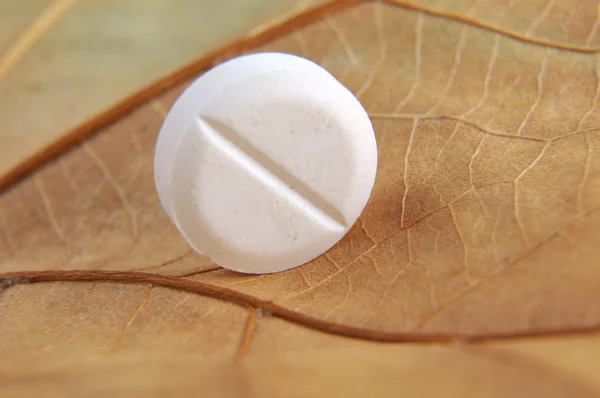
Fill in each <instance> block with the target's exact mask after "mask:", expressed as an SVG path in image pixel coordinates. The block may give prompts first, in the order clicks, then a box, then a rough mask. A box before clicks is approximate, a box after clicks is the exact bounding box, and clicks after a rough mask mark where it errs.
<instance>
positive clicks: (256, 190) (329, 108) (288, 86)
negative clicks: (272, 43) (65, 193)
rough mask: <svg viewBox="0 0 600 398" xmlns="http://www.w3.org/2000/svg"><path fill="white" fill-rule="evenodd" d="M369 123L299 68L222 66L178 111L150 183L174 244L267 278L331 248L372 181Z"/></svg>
mask: <svg viewBox="0 0 600 398" xmlns="http://www.w3.org/2000/svg"><path fill="white" fill-rule="evenodd" d="M376 168H377V146H376V142H375V135H374V133H373V128H372V126H371V122H370V120H369V117H368V116H367V114H366V112H365V110H364V109H363V107H362V106H361V105H360V103H359V102H358V100H357V99H356V98H355V97H354V95H352V93H351V92H350V91H348V90H347V89H346V88H345V87H344V86H343V85H342V84H340V83H339V82H338V81H337V80H336V79H335V78H334V77H333V76H332V75H331V74H329V73H328V72H327V71H326V70H324V69H323V68H321V67H320V66H318V65H316V64H314V63H313V62H311V61H308V60H306V59H303V58H300V57H296V56H293V55H289V54H280V53H261V54H253V55H247V56H242V57H239V58H235V59H233V60H230V61H228V62H225V63H223V64H221V65H219V66H217V67H215V68H214V69H212V70H210V71H208V72H207V73H205V74H204V75H202V76H201V77H200V78H198V80H196V81H195V82H194V83H193V84H192V85H191V86H190V87H189V88H188V89H187V90H186V91H185V92H184V93H183V94H182V95H181V97H180V98H179V99H178V100H177V101H176V102H175V105H173V108H172V109H171V111H170V112H169V114H168V116H167V118H166V120H165V122H164V124H163V126H162V128H161V130H160V134H159V136H158V141H157V144H156V154H155V159H154V177H155V182H156V189H157V191H158V195H159V198H160V201H161V203H162V205H163V207H164V209H165V211H166V212H167V214H168V215H169V217H170V218H171V220H172V221H173V223H174V224H175V226H176V227H177V229H178V230H179V231H180V232H181V234H182V235H183V237H184V238H185V239H186V240H187V241H188V243H189V244H190V245H191V246H192V247H193V248H194V249H195V250H196V251H197V252H199V253H203V254H204V255H206V256H208V257H209V258H210V259H211V260H213V261H214V262H215V263H216V264H218V265H220V266H222V267H225V268H229V269H231V270H235V271H239V272H245V273H269V272H276V271H282V270H286V269H289V268H292V267H296V266H298V265H301V264H304V263H306V262H308V261H310V260H312V259H314V258H316V257H318V256H320V255H321V254H323V253H324V252H325V251H327V250H328V249H330V248H331V247H332V246H333V245H334V244H336V243H337V242H338V241H339V240H340V239H341V238H342V237H343V236H344V235H345V234H346V232H348V230H349V229H350V227H351V226H352V225H353V224H354V222H355V221H356V220H357V218H358V216H359V215H360V213H361V212H362V210H363V208H364V207H365V204H366V203H367V200H368V198H369V195H370V193H371V190H372V188H373V183H374V181H375V173H376Z"/></svg>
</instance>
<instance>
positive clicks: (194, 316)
mask: <svg viewBox="0 0 600 398" xmlns="http://www.w3.org/2000/svg"><path fill="white" fill-rule="evenodd" d="M534 3H536V2H531V3H530V4H529V3H528V4H529V6H527V7H530V8H531V7H533V4H534ZM419 4H420V5H419V6H418V7H422V6H424V7H428V8H427V10H429V11H431V10H442V11H443V10H444V8H443V7H446V8H448V7H449V6H448V5H447V4H445V3H444V4H445V5H443V7H442V6H440V4H442V3H441V2H437V3H436V2H433V1H432V2H423V3H422V4H421V3H419ZM453 4H455V6H456V8H455V9H453V10H452V12H453V13H454V14H456V15H459V16H461V17H460V18H462V19H461V20H459V19H457V17H456V15H455V16H453V17H452V18H443V17H439V16H434V15H432V13H431V12H429V13H427V12H422V11H418V10H410V9H407V8H405V7H401V6H398V5H391V4H384V3H368V4H363V5H358V6H354V7H351V8H349V9H347V10H345V11H343V12H341V13H339V14H335V15H331V16H329V17H327V18H325V19H323V20H322V21H318V22H315V23H314V24H312V25H310V26H308V27H306V28H303V29H301V30H299V31H297V32H295V33H292V34H290V35H287V36H285V37H282V38H280V39H278V40H276V41H274V42H272V43H270V44H268V45H266V46H264V47H262V48H259V49H256V50H257V51H259V50H260V51H266V50H269V51H285V52H291V53H296V54H299V55H302V56H305V57H308V58H310V59H313V60H314V61H316V62H318V63H320V64H321V65H323V66H324V67H326V68H327V69H328V70H330V71H331V72H332V73H333V74H334V75H335V76H336V77H338V78H339V79H340V80H341V81H342V82H343V83H344V84H345V85H347V86H348V87H349V88H350V89H351V90H352V91H353V92H355V93H356V95H357V96H358V97H359V98H360V100H361V102H362V103H363V105H364V106H365V107H366V109H367V110H368V112H369V113H370V114H371V116H372V120H373V124H374V127H375V131H376V135H377V141H378V145H379V169H378V175H377V181H376V184H375V188H374V191H373V194H372V197H371V199H370V201H369V204H368V205H367V208H366V209H365V211H364V213H363V214H362V216H361V218H360V219H359V221H358V222H357V224H356V225H355V226H354V227H353V229H352V230H351V232H350V233H349V234H348V235H347V236H346V237H345V238H344V239H343V240H342V241H341V242H340V243H339V244H338V245H336V246H335V247H334V248H333V249H332V250H330V251H329V252H328V253H327V254H326V255H324V256H322V257H320V258H318V259H317V260H315V261H313V262H311V263H309V264H307V265H304V266H302V267H299V268H297V269H294V270H290V271H287V272H284V273H279V274H273V275H264V276H242V275H238V274H234V273H232V272H229V271H224V270H218V269H217V270H213V271H209V272H201V271H207V270H211V269H213V268H215V266H214V265H213V264H211V263H210V261H208V260H206V259H204V258H201V257H199V256H197V255H195V254H193V253H192V252H190V250H189V248H188V247H187V245H186V244H185V242H184V241H183V239H182V238H181V237H180V236H179V235H178V234H177V232H176V231H175V229H174V228H173V227H172V226H171V225H170V223H169V221H168V219H167V217H166V215H165V214H164V212H163V211H162V209H161V208H160V205H159V203H158V199H157V197H156V194H155V190H154V186H153V179H152V155H153V145H154V142H155V139H156V134H157V131H158V129H159V127H160V123H161V121H162V119H163V117H164V112H165V110H166V109H168V108H169V106H170V105H171V104H172V102H173V101H174V100H175V98H176V97H177V96H178V95H179V93H180V92H181V91H182V90H183V89H184V88H185V86H186V85H187V83H186V84H183V85H181V86H180V87H176V88H174V89H173V90H171V91H170V92H168V93H165V94H164V95H162V96H160V97H158V98H157V99H156V100H155V101H153V102H152V103H149V104H146V105H143V106H141V107H140V108H139V109H137V110H135V111H134V112H132V113H131V114H130V115H128V116H127V117H125V118H123V119H121V120H118V121H117V122H115V123H114V124H113V125H112V126H110V127H108V128H106V129H104V130H103V131H101V132H99V133H98V134H97V135H95V136H94V137H92V138H91V139H89V140H86V141H84V142H83V143H81V145H79V146H77V147H76V148H74V149H73V150H71V151H69V152H68V153H66V154H64V156H62V157H61V158H60V159H57V160H56V161H54V162H52V163H51V164H49V165H47V166H46V167H44V168H42V169H40V170H39V171H37V172H36V173H34V174H33V175H31V176H30V177H28V178H27V179H26V180H24V181H22V182H21V183H20V184H18V185H16V186H14V187H13V188H11V189H10V190H9V191H6V192H4V193H3V194H2V196H1V197H0V216H1V218H0V232H1V235H0V236H1V237H2V239H0V252H2V253H6V254H5V255H3V256H2V259H1V260H0V261H1V263H0V269H1V270H2V271H3V272H11V271H32V270H63V271H65V270H67V271H68V270H75V269H77V270H105V271H111V270H112V271H144V272H151V273H154V274H160V275H168V277H167V278H166V279H168V280H181V279H184V280H186V281H188V282H189V283H190V284H194V283H196V282H198V284H199V283H200V282H201V283H205V284H208V285H209V286H219V287H225V288H227V289H231V290H233V291H234V292H236V291H237V292H242V293H245V294H248V295H250V296H252V297H255V298H258V299H263V300H267V301H268V302H272V303H274V305H276V306H279V308H284V309H287V310H293V311H296V312H297V313H300V314H304V315H306V316H308V317H309V318H310V319H318V320H319V321H321V322H322V323H323V324H330V325H333V326H332V328H334V327H335V325H338V326H339V325H341V326H342V327H346V328H361V330H367V331H372V332H389V333H402V332H408V333H413V334H414V333H428V334H434V335H435V334H445V335H448V334H451V335H452V334H454V335H460V336H462V337H466V336H476V337H478V338H479V337H485V336H486V335H502V334H507V335H509V334H515V333H516V334H519V333H521V334H531V335H533V336H535V334H536V333H540V332H542V331H547V330H554V331H561V332H566V333H568V332H569V331H570V330H573V331H575V330H584V329H589V330H594V329H595V328H597V325H599V324H600V305H598V302H599V301H600V289H598V286H600V265H599V260H598V259H599V258H600V234H598V233H597V231H596V230H597V227H596V226H597V225H598V224H599V223H600V212H598V209H599V206H600V109H598V106H597V102H598V96H599V91H598V87H599V83H598V81H599V80H598V76H599V72H598V71H599V69H598V68H599V63H598V62H599V59H598V55H597V54H596V53H595V52H594V51H581V48H582V46H583V47H585V46H587V47H585V48H592V47H591V46H592V45H594V43H595V42H596V41H597V40H596V39H595V37H596V36H595V34H594V32H595V29H596V27H597V26H596V25H597V22H596V20H595V16H596V4H595V3H593V2H591V1H589V2H578V5H577V7H573V8H565V7H564V6H562V5H561V4H562V3H560V2H550V3H543V4H542V3H540V4H539V7H540V10H541V11H540V10H537V9H535V10H537V11H535V10H534V8H531V9H530V8H519V7H523V6H522V5H521V3H519V5H517V4H514V5H513V4H512V3H503V2H499V1H483V0H482V1H479V2H478V1H471V2H467V1H463V2H461V1H458V2H455V3H453ZM536 4H537V3H536ZM501 6H502V7H501ZM436 7H437V8H436ZM497 9H505V11H506V12H505V13H504V14H502V15H500V14H499V13H498V12H495V11H494V10H497ZM490 10H491V11H490ZM544 10H548V11H544ZM446 11H447V10H446ZM446 11H443V12H446ZM436 12H437V13H438V14H439V13H440V11H436ZM578 13H580V14H581V15H585V16H586V18H588V17H589V18H591V17H590V15H591V16H593V18H592V19H590V20H589V21H588V19H589V18H588V19H581V21H584V20H585V21H587V22H585V23H584V22H581V21H580V22H575V21H576V19H577V18H578V15H579V14H578ZM486 15H488V17H486ZM478 16H479V17H478ZM494 16H496V17H497V19H496V20H492V19H491V18H493V17H494ZM474 18H480V19H478V21H480V22H481V23H480V25H490V26H491V27H494V28H493V29H491V28H490V29H487V28H482V27H480V26H479V27H478V26H474V25H473V24H472V23H470V22H469V20H470V19H474ZM588 25H589V26H588ZM536 32H537V33H536ZM539 32H542V33H539ZM536 34H538V35H537V36H536ZM519 35H520V36H523V38H526V37H529V38H528V39H523V40H522V39H519V37H517V36H519ZM586 35H587V36H586ZM540 41H545V42H550V44H552V43H554V44H556V43H558V44H557V45H552V46H548V45H540ZM193 273H196V274H195V275H190V274H193ZM107 275H108V274H107ZM182 276H183V277H182ZM56 279H60V277H57V278H56ZM105 282H106V281H99V282H90V283H71V282H69V283H62V282H53V283H48V284H31V285H17V286H15V287H12V288H10V289H6V290H5V291H4V292H3V293H2V296H0V352H1V353H2V358H10V360H7V361H5V362H3V363H2V365H0V383H3V384H6V385H7V386H8V387H9V390H8V391H10V392H11V393H14V394H18V393H19V392H23V391H25V392H32V391H37V389H45V391H48V392H49V393H56V394H59V393H60V391H61V388H68V389H71V390H72V391H76V392H77V391H88V392H92V393H93V392H97V393H100V392H101V393H103V394H105V393H108V392H112V393H114V394H122V395H131V394H132V393H134V392H136V393H138V392H139V393H142V392H143V393H146V394H155V395H156V396H169V394H175V395H177V394H178V393H182V392H186V391H197V390H198V388H204V389H205V391H208V392H211V393H214V394H218V393H223V394H226V395H227V394H229V395H233V394H240V395H243V394H245V393H248V394H250V395H251V394H253V395H255V396H312V395H318V394H319V393H322V392H323V391H330V392H335V393H339V394H340V395H342V394H345V395H346V396H367V395H376V394H371V393H372V392H374V393H378V394H379V395H380V396H396V394H397V393H398V391H405V392H407V393H413V394H417V393H418V394H437V395H440V394H443V395H450V396H453V395H456V396H465V395H469V396H477V395H488V396H496V395H497V396H531V395H540V396H542V395H543V396H566V395H569V394H570V395H577V396H597V395H598V394H600V382H599V380H598V377H597V376H596V374H595V372H594V371H593V369H594V368H597V366H598V358H600V356H599V355H598V353H599V351H600V338H598V336H597V335H594V334H591V335H587V336H581V335H575V334H574V335H573V336H570V337H569V336H566V337H565V336H564V335H563V336H562V337H547V338H543V339H542V338H527V339H524V340H517V341H498V342H486V343H485V344H478V345H476V346H471V345H452V344H450V345H445V344H444V345H440V344H427V345H425V344H388V345H383V344H378V343H373V342H363V341H359V340H351V339H345V338H342V337H338V336H334V335H328V334H324V333H321V332H316V331H311V330H309V329H307V328H304V327H302V325H298V324H296V325H294V324H291V323H288V322H286V321H283V320H281V319H276V318H273V317H271V316H270V314H268V313H265V312H264V311H260V310H258V311H255V310H248V309H247V308H244V307H243V306H241V307H240V306H237V305H234V304H231V303H228V302H225V301H223V300H220V299H218V298H215V297H212V298H211V297H201V296H199V295H196V294H190V293H189V292H187V293H186V292H182V291H177V289H167V288H164V287H157V286H152V283H151V282H147V283H144V282H143V281H138V282H137V283H136V284H135V285H133V284H111V283H105ZM186 283H187V282H186ZM269 305H270V304H269ZM275 315H276V314H275ZM300 323H302V322H300ZM308 326H310V325H308ZM236 357H242V358H243V360H242V361H235V362H233V363H232V360H233V359H234V358H236ZM149 375H150V378H148V376H149ZM432 378H434V379H435V380H436V382H435V383H432V382H431V379H432ZM107 379H110V380H113V381H114V382H113V383H112V384H110V385H106V383H105V380H107ZM225 381H227V382H225ZM225 387H226V388H227V389H229V390H226V391H223V388H225Z"/></svg>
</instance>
